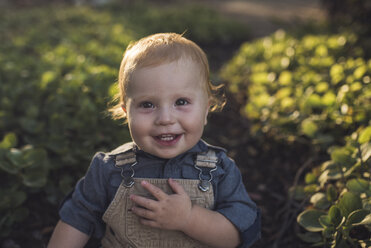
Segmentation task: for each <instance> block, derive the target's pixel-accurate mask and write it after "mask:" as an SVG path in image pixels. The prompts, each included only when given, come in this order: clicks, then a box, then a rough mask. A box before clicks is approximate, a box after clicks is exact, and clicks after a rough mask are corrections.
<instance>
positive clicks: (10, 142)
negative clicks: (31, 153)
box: [0, 133, 17, 149]
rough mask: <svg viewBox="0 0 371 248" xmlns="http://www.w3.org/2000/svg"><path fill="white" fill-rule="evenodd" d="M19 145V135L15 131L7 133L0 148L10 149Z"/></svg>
mask: <svg viewBox="0 0 371 248" xmlns="http://www.w3.org/2000/svg"><path fill="white" fill-rule="evenodd" d="M16 145H17V136H16V135H15V134H14V133H7V134H6V135H5V136H4V138H3V140H2V141H1V143H0V148H3V149H10V148H12V147H15V146H16Z"/></svg>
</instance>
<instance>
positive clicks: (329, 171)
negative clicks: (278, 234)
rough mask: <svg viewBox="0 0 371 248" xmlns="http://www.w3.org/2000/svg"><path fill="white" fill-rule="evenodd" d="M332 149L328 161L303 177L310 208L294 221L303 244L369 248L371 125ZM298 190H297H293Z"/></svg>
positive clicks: (370, 222) (370, 242) (370, 243)
mask: <svg viewBox="0 0 371 248" xmlns="http://www.w3.org/2000/svg"><path fill="white" fill-rule="evenodd" d="M346 140H347V142H346V145H345V146H341V147H336V146H334V147H331V148H330V149H329V154H330V157H331V160H329V161H326V162H324V163H323V164H321V165H320V166H318V167H315V168H314V169H313V170H312V171H311V172H308V173H307V174H306V177H305V178H306V186H300V187H301V188H302V189H301V191H303V192H305V193H306V195H307V196H308V197H310V205H309V206H308V207H307V209H306V210H304V211H303V212H302V213H300V214H299V216H298V217H297V222H298V223H299V224H300V225H301V226H302V227H303V228H304V229H305V230H306V231H308V232H306V233H299V234H298V235H299V237H300V238H302V239H303V240H304V241H305V242H308V243H312V244H314V245H315V246H320V247H358V246H360V247H370V246H371V241H370V238H371V183H370V179H371V175H370V170H371V126H368V127H367V128H362V129H359V130H358V131H357V132H355V133H353V134H352V135H351V136H348V137H346ZM296 190H298V189H296Z"/></svg>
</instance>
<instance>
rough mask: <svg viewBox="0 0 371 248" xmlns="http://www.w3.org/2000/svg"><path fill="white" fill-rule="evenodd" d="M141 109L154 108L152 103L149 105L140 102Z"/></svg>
mask: <svg viewBox="0 0 371 248" xmlns="http://www.w3.org/2000/svg"><path fill="white" fill-rule="evenodd" d="M139 106H140V107H141V108H145V109H147V108H154V107H155V106H154V105H153V103H151V102H142V103H140V105H139Z"/></svg>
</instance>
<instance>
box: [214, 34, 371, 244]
mask: <svg viewBox="0 0 371 248" xmlns="http://www.w3.org/2000/svg"><path fill="white" fill-rule="evenodd" d="M356 42H357V37H356V36H355V35H354V34H351V33H344V34H338V35H306V36H304V37H302V38H294V37H293V36H290V35H288V34H286V33H285V32H283V31H277V32H276V33H275V34H273V35H271V36H269V37H266V38H263V39H260V40H258V41H255V42H253V43H245V44H243V45H242V47H241V49H240V51H239V52H238V53H237V54H236V56H235V57H234V58H233V59H232V60H231V61H230V62H229V63H228V64H227V65H226V66H225V67H224V69H223V70H222V73H221V75H222V77H223V78H224V79H225V80H226V81H227V82H228V89H229V91H230V92H231V94H232V95H233V96H235V97H236V98H237V99H238V101H239V103H240V104H241V106H242V107H241V115H242V116H244V117H245V118H247V119H248V120H249V121H250V122H251V125H252V128H251V130H250V132H251V133H250V135H251V137H254V138H256V139H257V140H262V142H261V143H262V144H264V140H267V139H268V138H269V139H273V140H275V141H277V144H280V142H281V143H282V142H285V143H287V144H292V146H291V149H292V152H291V153H292V154H296V153H295V151H297V150H296V145H297V144H299V143H301V144H304V145H305V146H304V147H307V148H308V149H310V150H311V152H310V153H309V154H310V155H309V156H311V158H317V159H318V158H319V157H320V156H321V155H322V154H323V153H324V152H325V151H328V155H329V157H330V159H329V161H327V162H325V163H323V164H321V165H320V166H317V167H315V168H313V170H312V171H310V172H308V173H307V174H306V175H305V182H306V185H304V186H298V187H295V188H292V189H291V191H290V192H289V196H290V197H294V198H295V199H296V200H302V201H304V202H303V204H307V207H306V210H304V211H303V212H302V213H301V214H300V215H299V216H298V218H297V221H298V223H299V224H300V225H301V226H302V227H303V228H304V229H306V230H307V231H308V232H306V233H298V236H299V237H300V238H302V240H303V241H305V242H308V243H312V244H313V245H314V246H319V247H330V246H331V247H351V246H352V247H357V245H359V246H361V247H369V246H370V242H369V239H370V231H371V222H370V211H371V207H370V206H371V204H370V203H371V202H370V201H371V186H370V185H371V184H370V179H371V175H370V170H371V159H370V157H371V141H370V140H371V126H370V124H371V123H370V120H371V108H370V102H371V77H370V76H371V60H369V61H365V60H364V59H363V52H362V49H360V48H359V47H357V46H355V45H354V44H356ZM301 147H303V146H301ZM286 152H287V151H286ZM301 152H302V156H308V155H306V154H308V153H304V152H303V151H301ZM289 153H290V152H289ZM293 156H294V155H293ZM308 199H310V202H307V200H308ZM318 232H321V233H318Z"/></svg>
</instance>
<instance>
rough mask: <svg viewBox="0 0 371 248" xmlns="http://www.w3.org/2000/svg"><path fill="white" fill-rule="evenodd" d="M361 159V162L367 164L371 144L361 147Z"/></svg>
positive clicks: (370, 155) (370, 152) (370, 153)
mask: <svg viewBox="0 0 371 248" xmlns="http://www.w3.org/2000/svg"><path fill="white" fill-rule="evenodd" d="M361 157H362V161H363V162H367V160H368V159H369V158H370V157H371V142H369V143H364V144H362V145H361Z"/></svg>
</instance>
